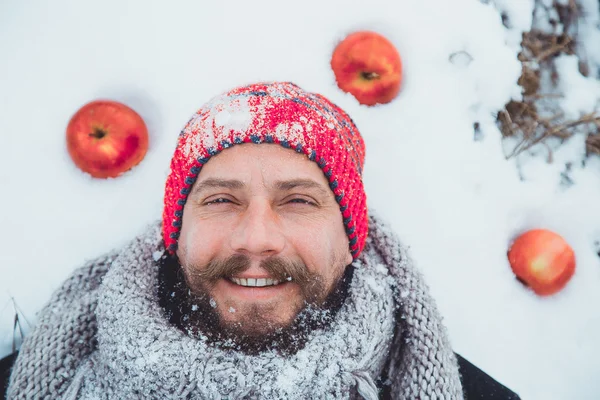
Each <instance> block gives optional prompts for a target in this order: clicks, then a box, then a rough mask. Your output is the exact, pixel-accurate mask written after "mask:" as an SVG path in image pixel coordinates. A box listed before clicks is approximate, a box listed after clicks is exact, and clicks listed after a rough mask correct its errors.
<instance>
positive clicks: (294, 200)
mask: <svg viewBox="0 0 600 400" xmlns="http://www.w3.org/2000/svg"><path fill="white" fill-rule="evenodd" d="M290 203H296V204H306V205H309V206H316V204H315V203H314V202H312V201H310V200H307V199H302V198H295V199H291V200H290Z"/></svg>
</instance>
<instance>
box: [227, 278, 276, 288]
mask: <svg viewBox="0 0 600 400" xmlns="http://www.w3.org/2000/svg"><path fill="white" fill-rule="evenodd" d="M231 281H232V282H233V283H235V284H238V285H240V286H252V287H265V286H275V285H279V281H276V280H274V279H270V278H258V279H255V278H248V279H246V278H231Z"/></svg>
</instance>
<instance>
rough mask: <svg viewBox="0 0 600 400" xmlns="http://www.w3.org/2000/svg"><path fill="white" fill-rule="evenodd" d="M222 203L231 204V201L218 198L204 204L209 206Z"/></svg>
mask: <svg viewBox="0 0 600 400" xmlns="http://www.w3.org/2000/svg"><path fill="white" fill-rule="evenodd" d="M223 203H231V201H230V200H229V199H225V198H223V197H219V198H218V199H214V200H211V201H207V202H206V203H204V204H205V205H209V204H223Z"/></svg>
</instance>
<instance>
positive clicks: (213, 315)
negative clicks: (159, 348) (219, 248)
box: [161, 254, 353, 354]
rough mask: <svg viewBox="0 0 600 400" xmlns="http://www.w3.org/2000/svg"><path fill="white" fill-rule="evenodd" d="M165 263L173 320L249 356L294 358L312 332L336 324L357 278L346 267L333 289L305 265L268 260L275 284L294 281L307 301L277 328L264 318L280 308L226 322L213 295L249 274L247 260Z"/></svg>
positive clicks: (253, 309)
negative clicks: (270, 352)
mask: <svg viewBox="0 0 600 400" xmlns="http://www.w3.org/2000/svg"><path fill="white" fill-rule="evenodd" d="M164 261H165V263H166V264H167V265H163V269H162V272H161V274H162V275H163V280H166V282H163V283H162V284H163V285H165V286H166V287H164V288H161V290H162V292H163V293H164V294H163V296H162V297H163V300H164V301H166V305H164V307H165V308H166V311H167V314H168V315H169V317H170V321H171V322H172V323H174V324H176V325H178V326H179V327H180V328H181V329H183V330H184V331H185V332H186V333H188V334H190V335H192V336H196V337H203V338H205V339H206V340H208V341H209V342H211V343H213V344H216V345H219V346H221V347H223V348H228V349H236V350H240V351H243V352H245V353H248V354H257V353H259V352H261V351H265V350H276V351H279V352H281V353H283V354H293V353H295V352H296V351H298V350H299V349H300V348H302V347H303V346H304V344H305V342H306V340H307V338H308V335H309V334H310V332H312V331H313V330H315V329H322V328H326V327H327V326H328V325H329V324H330V323H331V321H332V320H333V318H334V317H335V315H336V313H337V311H338V310H339V308H340V307H341V305H342V304H343V302H344V300H345V299H346V296H347V293H348V287H349V284H350V282H351V280H352V273H353V268H352V266H348V267H346V268H345V272H344V271H340V276H339V277H338V278H337V279H336V281H335V282H334V284H333V285H332V287H331V288H330V289H329V290H328V288H326V287H325V285H324V283H323V279H322V277H321V276H320V275H318V274H315V273H311V272H310V271H309V270H308V269H307V268H306V266H305V265H304V264H303V263H298V262H290V261H288V260H285V259H283V258H280V257H271V258H269V259H266V260H264V261H263V262H262V263H261V265H260V267H261V268H262V269H264V270H265V271H267V272H268V273H269V275H270V276H271V277H273V279H275V280H279V281H289V280H291V281H292V282H294V283H295V284H297V285H298V286H299V288H300V290H301V294H302V296H301V301H299V302H297V304H293V305H291V306H293V307H295V308H296V310H295V311H296V312H295V314H296V316H295V318H293V319H292V321H290V322H289V323H287V324H285V325H283V324H275V323H273V322H272V321H271V320H269V319H268V318H261V316H262V315H263V312H276V311H277V309H276V307H277V305H275V306H274V307H273V308H271V309H265V310H262V309H261V308H262V306H261V305H251V306H250V307H249V308H246V309H245V310H244V315H241V314H240V315H239V317H240V318H239V319H238V320H236V321H235V322H232V321H226V320H224V319H223V318H222V317H221V315H220V312H219V310H218V308H217V304H216V302H215V300H214V299H213V298H212V297H211V295H210V292H211V290H212V289H213V287H214V285H215V284H216V283H217V282H218V281H219V280H220V279H230V278H231V277H232V276H234V275H237V274H240V273H242V272H244V271H245V270H247V269H248V268H249V267H250V259H249V258H248V257H247V256H245V255H239V254H238V255H234V256H232V257H229V258H227V259H225V260H216V261H212V262H210V263H209V264H208V265H206V266H204V267H197V266H185V267H184V266H181V265H180V264H179V262H178V260H177V259H176V257H175V256H169V257H167V259H166V260H164ZM336 267H338V266H336ZM338 268H339V267H338ZM278 306H282V305H278ZM285 306H289V305H285ZM267 307H269V306H268V305H267ZM229 312H239V310H229Z"/></svg>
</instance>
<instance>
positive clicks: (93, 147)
mask: <svg viewBox="0 0 600 400" xmlns="http://www.w3.org/2000/svg"><path fill="white" fill-rule="evenodd" d="M67 148H68V150H69V155H70V156H71V158H72V159H73V161H74V162H75V165H77V167H79V168H80V169H81V170H83V171H85V172H87V173H89V174H90V175H92V176H93V177H95V178H114V177H117V176H119V175H121V174H122V173H123V172H125V171H128V170H130V169H131V168H133V167H134V166H136V165H137V164H139V163H140V161H142V159H143V158H144V156H145V155H146V151H147V150H148V129H147V128H146V124H145V123H144V120H143V119H142V118H141V117H140V116H139V115H138V113H136V112H135V111H133V110H132V109H131V108H129V107H127V106H126V105H124V104H121V103H118V102H116V101H110V100H98V101H92V102H91V103H88V104H86V105H85V106H83V107H81V108H80V109H79V110H78V111H77V112H76V113H75V115H73V117H72V118H71V120H70V121H69V125H68V126H67Z"/></svg>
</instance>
